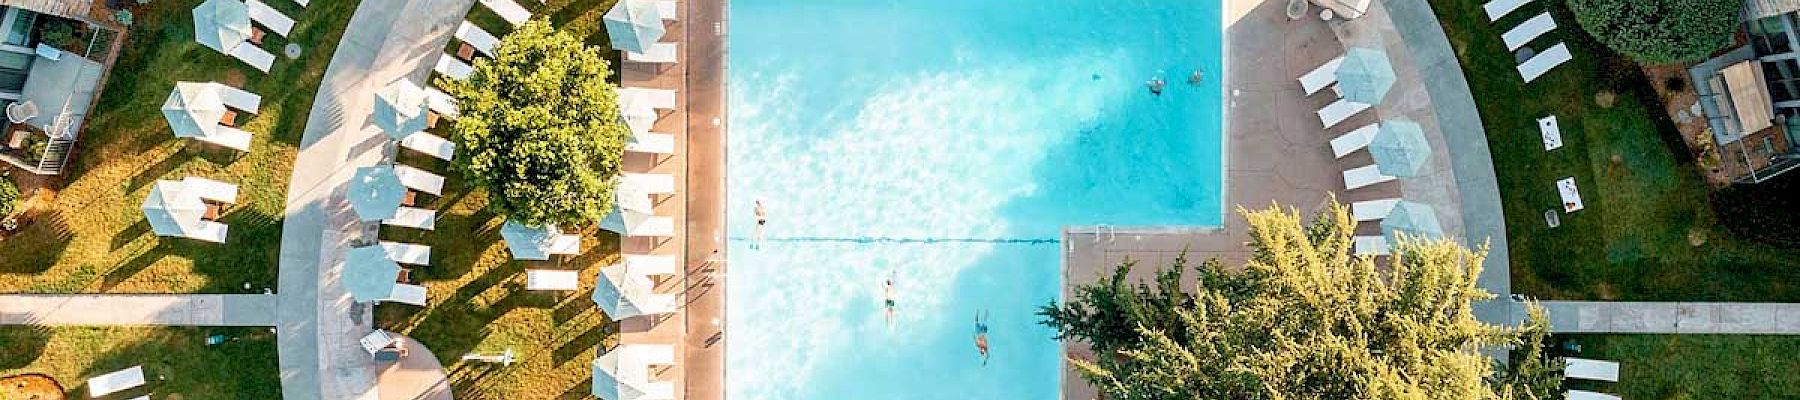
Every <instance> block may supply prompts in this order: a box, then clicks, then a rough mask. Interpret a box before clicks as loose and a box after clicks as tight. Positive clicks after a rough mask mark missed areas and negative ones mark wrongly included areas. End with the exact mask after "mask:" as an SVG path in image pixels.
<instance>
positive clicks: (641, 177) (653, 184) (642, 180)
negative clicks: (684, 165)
mask: <svg viewBox="0 0 1800 400" xmlns="http://www.w3.org/2000/svg"><path fill="white" fill-rule="evenodd" d="M619 179H620V181H621V182H629V184H630V185H631V186H635V187H638V188H641V189H643V190H644V192H645V193H649V194H675V176H674V175H669V174H646V173H635V172H626V173H623V174H620V175H619Z"/></svg>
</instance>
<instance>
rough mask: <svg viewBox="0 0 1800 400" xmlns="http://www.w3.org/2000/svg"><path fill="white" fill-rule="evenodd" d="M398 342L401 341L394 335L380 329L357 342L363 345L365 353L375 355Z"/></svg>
mask: <svg viewBox="0 0 1800 400" xmlns="http://www.w3.org/2000/svg"><path fill="white" fill-rule="evenodd" d="M390 297H391V295H390ZM398 341H399V339H395V338H394V335H392V334H389V333H388V331H384V330H380V329H376V330H375V331H374V332H369V334H367V335H363V337H362V339H357V340H356V342H357V343H359V344H362V348H363V351H367V352H369V354H375V353H376V352H379V351H381V349H385V348H387V347H388V346H391V345H393V344H394V343H395V342H398Z"/></svg>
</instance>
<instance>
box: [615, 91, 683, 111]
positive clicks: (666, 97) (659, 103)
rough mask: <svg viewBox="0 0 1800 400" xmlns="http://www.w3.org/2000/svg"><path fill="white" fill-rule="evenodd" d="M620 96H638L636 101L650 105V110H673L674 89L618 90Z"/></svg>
mask: <svg viewBox="0 0 1800 400" xmlns="http://www.w3.org/2000/svg"><path fill="white" fill-rule="evenodd" d="M619 95H620V96H638V99H637V101H642V102H645V103H648V104H650V107H651V108H656V109H662V110H673V109H675V105H676V104H675V103H676V101H675V90H674V89H651V88H641V87H625V88H619Z"/></svg>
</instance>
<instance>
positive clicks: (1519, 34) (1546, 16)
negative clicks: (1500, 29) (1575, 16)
mask: <svg viewBox="0 0 1800 400" xmlns="http://www.w3.org/2000/svg"><path fill="white" fill-rule="evenodd" d="M1554 29H1556V20H1555V19H1553V18H1550V13H1548V12H1546V13H1543V14H1538V16H1536V17H1531V19H1528V20H1525V22H1524V23H1520V24H1519V26H1515V27H1513V28H1512V29H1511V30H1508V31H1506V33H1503V34H1500V40H1501V41H1503V42H1506V51H1516V50H1518V49H1519V48H1520V47H1524V46H1525V44H1526V43H1531V40H1532V39H1537V38H1538V36H1543V35H1544V34H1546V33H1550V31H1551V30H1554Z"/></svg>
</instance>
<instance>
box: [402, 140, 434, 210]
mask: <svg viewBox="0 0 1800 400" xmlns="http://www.w3.org/2000/svg"><path fill="white" fill-rule="evenodd" d="M414 136H417V135H416V134H415V135H414ZM394 176H395V177H397V178H400V185H401V186H406V188H407V189H412V190H417V191H420V192H425V193H430V194H431V195H433V196H441V195H443V194H444V177H443V176H441V175H438V174H434V173H431V172H427V171H425V170H422V169H418V168H413V167H410V166H405V165H395V166H394Z"/></svg>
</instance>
